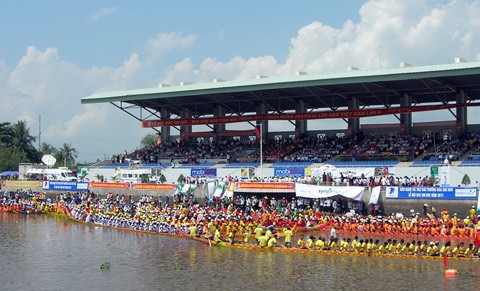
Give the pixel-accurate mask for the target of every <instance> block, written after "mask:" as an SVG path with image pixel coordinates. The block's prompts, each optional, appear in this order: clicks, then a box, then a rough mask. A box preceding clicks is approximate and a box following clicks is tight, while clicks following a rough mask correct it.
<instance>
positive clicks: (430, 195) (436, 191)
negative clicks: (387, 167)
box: [385, 187, 478, 200]
mask: <svg viewBox="0 0 480 291" xmlns="http://www.w3.org/2000/svg"><path fill="white" fill-rule="evenodd" d="M477 196H478V190H477V188H475V187H386V191H385V198H387V199H444V200H473V199H477Z"/></svg>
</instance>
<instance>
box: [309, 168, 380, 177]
mask: <svg viewBox="0 0 480 291" xmlns="http://www.w3.org/2000/svg"><path fill="white" fill-rule="evenodd" d="M311 173H312V176H315V177H321V176H322V175H323V173H325V174H328V173H330V174H331V175H332V177H334V178H338V177H341V176H342V175H343V176H344V177H349V176H351V177H357V178H358V177H361V176H362V175H364V176H365V177H366V178H369V177H373V175H374V174H375V168H354V167H352V168H335V167H332V166H329V167H325V166H323V167H318V168H312V170H311Z"/></svg>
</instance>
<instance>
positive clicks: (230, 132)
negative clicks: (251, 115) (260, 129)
mask: <svg viewBox="0 0 480 291" xmlns="http://www.w3.org/2000/svg"><path fill="white" fill-rule="evenodd" d="M254 134H255V131H254V130H226V131H222V132H220V133H219V134H218V135H219V136H250V135H254Z"/></svg>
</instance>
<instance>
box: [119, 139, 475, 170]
mask: <svg viewBox="0 0 480 291" xmlns="http://www.w3.org/2000/svg"><path fill="white" fill-rule="evenodd" d="M262 150H263V152H262V156H263V162H311V163H315V162H328V161H329V160H334V159H337V160H352V161H360V160H365V159H372V160H375V159H377V160H382V159H395V160H398V161H413V160H414V159H417V158H423V159H429V158H431V157H435V158H436V159H440V160H442V161H443V160H444V159H446V158H447V159H448V160H449V161H456V160H459V159H461V158H463V157H464V156H465V155H466V154H469V153H472V152H473V153H478V152H480V142H479V134H478V132H469V133H467V134H466V135H465V136H464V137H459V138H452V137H450V136H447V135H443V136H442V135H439V134H437V135H435V136H432V135H430V134H424V135H420V134H416V135H378V134H375V135H373V134H372V135H368V136H361V135H360V136H358V137H355V138H349V137H345V136H341V137H336V136H335V137H309V136H301V137H298V138H296V139H292V138H281V139H275V140H272V139H264V140H263V148H262ZM208 159H225V160H227V163H235V162H259V159H260V149H259V145H258V140H252V139H240V140H219V141H216V142H215V141H210V140H201V141H187V140H185V141H175V142H170V141H167V142H163V143H160V144H153V145H150V146H147V147H145V148H142V149H139V150H135V151H134V152H132V153H127V151H125V152H124V153H123V154H119V155H114V156H113V157H112V163H125V162H126V161H129V160H136V161H139V162H140V163H142V164H145V163H160V160H170V161H172V162H173V161H174V160H175V161H179V163H181V164H191V165H196V164H199V163H201V162H202V161H206V160H208Z"/></svg>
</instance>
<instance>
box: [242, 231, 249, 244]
mask: <svg viewBox="0 0 480 291" xmlns="http://www.w3.org/2000/svg"><path fill="white" fill-rule="evenodd" d="M250 235H251V233H250V232H249V231H247V232H245V233H244V234H243V241H244V242H245V243H246V244H247V243H249V242H250Z"/></svg>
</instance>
